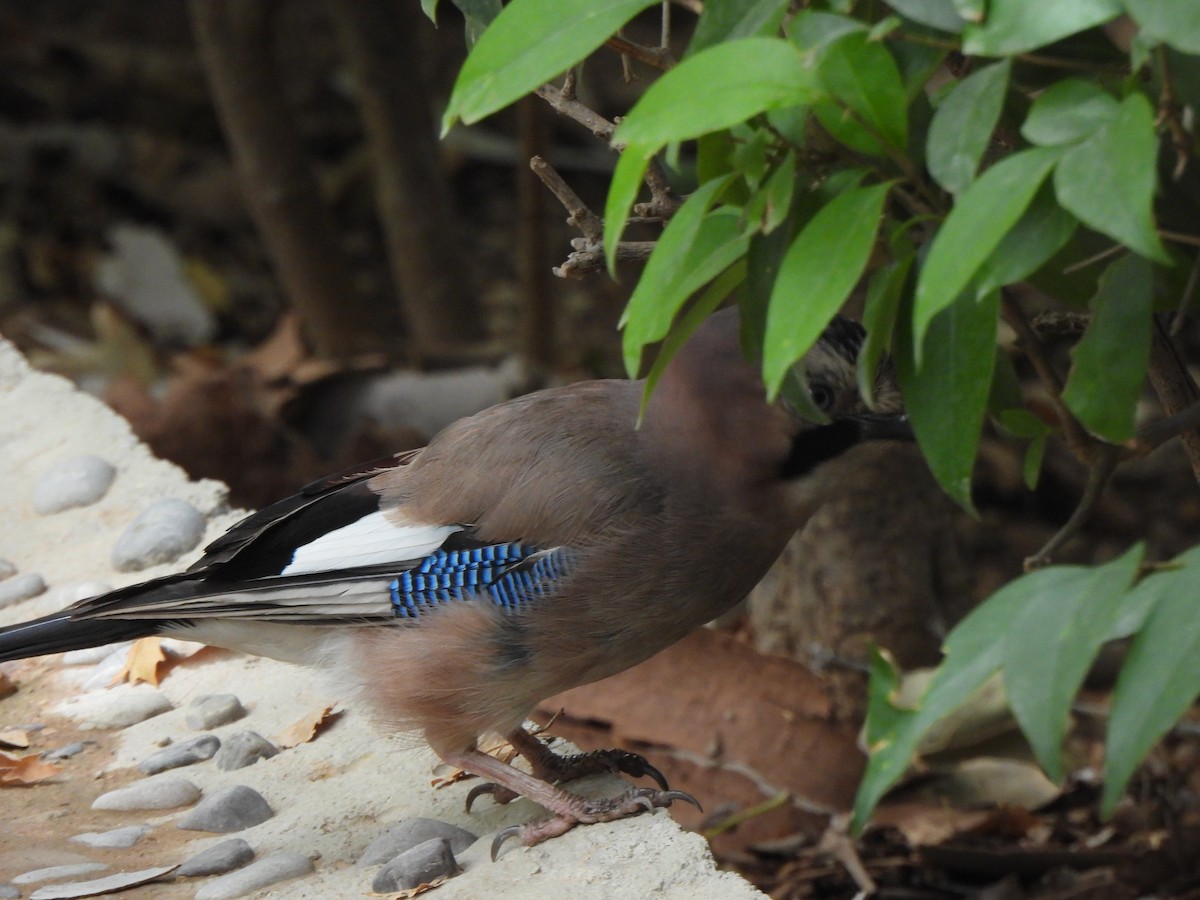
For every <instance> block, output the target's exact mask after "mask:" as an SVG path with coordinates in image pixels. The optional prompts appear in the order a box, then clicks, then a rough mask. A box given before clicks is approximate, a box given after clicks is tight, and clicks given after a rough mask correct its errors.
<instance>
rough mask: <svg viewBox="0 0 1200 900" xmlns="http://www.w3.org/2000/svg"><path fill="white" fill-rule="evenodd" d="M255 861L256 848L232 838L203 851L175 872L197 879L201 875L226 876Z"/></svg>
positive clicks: (239, 839)
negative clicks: (227, 873)
mask: <svg viewBox="0 0 1200 900" xmlns="http://www.w3.org/2000/svg"><path fill="white" fill-rule="evenodd" d="M252 859H254V848H253V847H251V846H250V845H249V844H247V843H246V842H245V841H243V840H242V839H241V838H230V839H229V840H227V841H221V843H219V844H213V845H212V846H211V847H209V848H208V849H207V850H201V851H200V852H199V853H197V854H196V855H195V856H193V857H192V858H191V859H189V860H188V861H187V862H185V863H184V864H183V865H182V866H180V867H179V868H178V869H176V870H175V874H176V875H179V876H181V877H197V876H201V875H224V874H225V873H226V872H232V871H233V870H234V869H238V868H241V867H242V866H244V865H245V864H246V863H248V862H250V860H252Z"/></svg>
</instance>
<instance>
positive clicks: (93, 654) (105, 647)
mask: <svg viewBox="0 0 1200 900" xmlns="http://www.w3.org/2000/svg"><path fill="white" fill-rule="evenodd" d="M132 645H133V641H121V642H120V643H117V644H102V645H101V646H99V647H87V648H85V649H83V650H68V651H67V652H66V653H64V654H63V655H62V664H63V665H64V666H90V665H93V664H95V663H98V662H102V661H103V660H105V659H107V658H108V657H110V656H112V655H113V654H114V653H116V652H118V651H120V650H128V649H129V648H130V647H131V646H132Z"/></svg>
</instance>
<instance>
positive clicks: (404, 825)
mask: <svg viewBox="0 0 1200 900" xmlns="http://www.w3.org/2000/svg"><path fill="white" fill-rule="evenodd" d="M434 838H445V839H446V840H447V841H449V842H450V849H451V851H453V852H454V853H462V852H463V851H464V850H466V849H467V848H468V847H470V846H471V845H472V844H473V843H475V842H476V841H477V840H479V838H478V836H477V835H474V834H471V832H469V831H467V830H466V829H465V828H459V827H458V826H457V825H451V824H450V823H449V822H439V821H438V820H437V819H420V818H417V819H405V820H404V821H403V822H398V823H396V824H395V825H393V826H392V827H391V828H389V829H388V830H387V831H385V832H384V833H383V834H381V835H379V837H377V838H375V840H373V841H371V843H369V844H367V849H366V850H364V851H363V852H362V856H360V857H359V858H358V862H357V863H355V865H356V866H359V867H362V866H377V865H379V864H380V863H385V862H387V861H388V860H391V859H395V858H396V857H397V856H399V855H400V854H401V853H403V852H404V851H406V850H411V849H412V848H413V847H415V846H417V844H423V843H425V842H426V841H430V840H433V839H434Z"/></svg>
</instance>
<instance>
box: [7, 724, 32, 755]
mask: <svg viewBox="0 0 1200 900" xmlns="http://www.w3.org/2000/svg"><path fill="white" fill-rule="evenodd" d="M0 744H4V745H6V746H8V747H16V748H17V749H18V750H24V749H26V748H27V747H28V746H29V732H27V731H22V730H21V729H19V728H12V729H9V730H8V731H0Z"/></svg>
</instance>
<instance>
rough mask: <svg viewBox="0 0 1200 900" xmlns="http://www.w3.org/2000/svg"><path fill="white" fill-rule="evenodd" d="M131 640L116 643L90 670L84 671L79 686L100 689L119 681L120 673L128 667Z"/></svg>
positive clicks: (92, 689)
mask: <svg viewBox="0 0 1200 900" xmlns="http://www.w3.org/2000/svg"><path fill="white" fill-rule="evenodd" d="M131 646H132V642H125V643H121V644H118V645H117V648H116V649H115V650H113V652H112V653H110V654H108V656H106V657H104V659H102V660H100V662H99V663H97V664H96V666H95V667H94V668H93V669H92V670H91V671H90V672H86V673H84V677H83V680H82V682H81V683H80V686H81V687H82V688H83V689H84V691H95V690H102V689H104V688H109V687H112V686H113V684H115V683H116V682H118V681H121V680H122V679H121V673H122V672H124V671H125V670H126V669H127V668H128V667H129V648H130V647H131Z"/></svg>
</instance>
